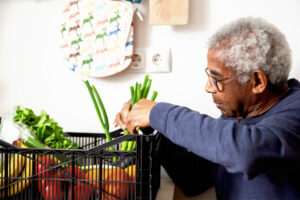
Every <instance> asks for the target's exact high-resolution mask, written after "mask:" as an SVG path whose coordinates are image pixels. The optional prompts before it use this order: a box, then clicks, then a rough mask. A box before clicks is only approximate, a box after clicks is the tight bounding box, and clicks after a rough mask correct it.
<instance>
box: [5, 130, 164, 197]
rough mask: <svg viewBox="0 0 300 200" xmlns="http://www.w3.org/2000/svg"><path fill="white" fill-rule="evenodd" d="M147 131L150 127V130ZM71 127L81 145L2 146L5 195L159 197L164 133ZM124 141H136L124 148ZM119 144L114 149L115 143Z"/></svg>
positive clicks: (67, 135) (74, 138)
mask: <svg viewBox="0 0 300 200" xmlns="http://www.w3.org/2000/svg"><path fill="white" fill-rule="evenodd" d="M146 132H147V130H146ZM148 132H150V134H144V135H123V134H121V130H116V131H114V132H112V133H111V136H112V141H110V142H107V141H106V139H105V135H104V134H99V133H75V132H68V133H65V136H66V137H67V138H69V139H70V140H71V141H72V142H76V143H77V144H78V146H79V149H76V150H63V149H32V148H15V147H13V146H6V147H4V146H3V145H2V146H0V163H1V166H0V173H1V175H0V199H22V200H27V199H41V200H50V199H62V200H67V199H68V200H74V199H78V200H79V199H82V200H83V199H85V200H89V199H105V200H106V199H109V200H110V199H111V200H115V199H126V200H127V199H128V200H129V199H155V197H156V193H157V190H158V188H159V186H160V163H159V159H158V155H157V151H158V146H159V140H160V135H159V133H153V130H149V129H148ZM124 141H134V142H136V148H135V150H132V151H121V150H120V149H121V145H122V143H123V142H124ZM112 146H113V148H114V150H111V149H110V147H112Z"/></svg>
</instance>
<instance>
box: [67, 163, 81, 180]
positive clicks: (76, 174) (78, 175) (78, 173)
mask: <svg viewBox="0 0 300 200" xmlns="http://www.w3.org/2000/svg"><path fill="white" fill-rule="evenodd" d="M74 170H75V171H74V177H75V178H77V179H84V178H85V174H84V172H83V171H82V169H80V168H79V167H77V166H74ZM65 173H67V174H69V175H67V177H66V178H70V179H71V178H72V166H68V167H66V168H65Z"/></svg>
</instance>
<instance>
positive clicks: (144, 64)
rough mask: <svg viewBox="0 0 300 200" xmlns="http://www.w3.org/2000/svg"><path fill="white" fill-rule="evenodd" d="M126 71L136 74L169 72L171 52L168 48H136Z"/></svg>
mask: <svg viewBox="0 0 300 200" xmlns="http://www.w3.org/2000/svg"><path fill="white" fill-rule="evenodd" d="M128 71H130V72H136V73H143V72H146V73H165V72H171V50H170V49H169V48H136V49H135V51H134V54H133V58H132V62H131V64H130V66H129V68H128Z"/></svg>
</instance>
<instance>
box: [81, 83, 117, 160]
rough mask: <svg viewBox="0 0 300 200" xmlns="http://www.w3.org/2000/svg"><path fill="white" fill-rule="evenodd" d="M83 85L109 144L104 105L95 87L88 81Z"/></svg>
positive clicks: (109, 138) (112, 148)
mask: <svg viewBox="0 0 300 200" xmlns="http://www.w3.org/2000/svg"><path fill="white" fill-rule="evenodd" d="M85 85H86V87H87V89H88V91H89V93H90V96H91V99H92V101H93V104H94V107H95V110H96V113H97V115H98V118H99V121H100V123H101V126H102V128H103V130H104V133H105V137H106V140H107V141H108V142H109V141H111V136H110V133H109V122H108V118H107V114H106V110H105V107H104V104H103V102H102V99H101V97H100V95H99V93H98V91H97V89H96V88H95V86H91V85H90V83H89V81H88V80H86V81H85ZM99 107H100V108H99ZM109 149H110V150H112V151H113V150H114V147H113V146H110V147H109ZM114 160H115V158H114Z"/></svg>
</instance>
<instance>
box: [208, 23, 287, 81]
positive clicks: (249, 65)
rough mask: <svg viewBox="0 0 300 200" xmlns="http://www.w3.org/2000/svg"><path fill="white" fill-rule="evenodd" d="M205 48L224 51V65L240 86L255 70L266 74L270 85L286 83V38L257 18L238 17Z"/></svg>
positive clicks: (212, 38)
mask: <svg viewBox="0 0 300 200" xmlns="http://www.w3.org/2000/svg"><path fill="white" fill-rule="evenodd" d="M208 48H209V49H210V48H221V49H222V50H223V49H224V50H225V51H224V55H223V56H224V62H225V64H226V66H227V67H232V68H233V69H234V70H235V71H236V72H237V75H238V81H239V82H240V83H246V82H247V81H248V80H249V78H250V76H251V74H252V73H253V72H254V71H255V70H258V69H260V70H262V71H264V72H265V74H266V75H267V77H268V78H269V81H270V83H271V84H272V85H278V86H279V85H281V84H282V83H283V82H284V81H286V80H287V78H288V75H289V72H290V67H291V51H290V48H289V45H288V43H287V41H286V39H285V36H284V35H283V34H282V33H281V32H280V31H279V30H278V29H277V28H276V27H275V26H274V25H272V24H270V23H268V22H266V21H265V20H263V19H260V18H252V17H247V18H241V19H238V20H236V21H234V22H232V23H230V24H227V25H225V26H223V27H221V28H220V29H219V31H217V32H216V33H215V34H214V35H213V36H212V37H211V38H210V39H209V41H208Z"/></svg>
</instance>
